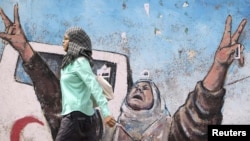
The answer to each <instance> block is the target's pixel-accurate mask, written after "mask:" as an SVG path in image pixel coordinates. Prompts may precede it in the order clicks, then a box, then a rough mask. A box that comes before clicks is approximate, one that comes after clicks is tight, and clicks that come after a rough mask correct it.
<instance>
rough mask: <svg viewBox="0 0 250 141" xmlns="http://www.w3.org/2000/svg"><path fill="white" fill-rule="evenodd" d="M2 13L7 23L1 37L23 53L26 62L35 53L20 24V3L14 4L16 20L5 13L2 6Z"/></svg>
mask: <svg viewBox="0 0 250 141" xmlns="http://www.w3.org/2000/svg"><path fill="white" fill-rule="evenodd" d="M0 15H1V17H2V19H3V22H4V25H5V32H0V38H2V39H3V40H5V41H7V42H8V43H10V45H12V47H14V48H15V49H16V50H17V51H18V52H19V53H20V54H21V56H22V58H23V60H24V61H25V62H27V61H29V59H30V58H31V57H32V55H33V50H32V48H31V46H30V44H29V43H28V40H27V38H26V36H25V34H24V31H23V29H22V27H21V24H20V20H19V14H18V4H15V6H14V22H12V21H11V20H10V19H9V18H8V17H7V16H6V15H5V13H4V11H3V10H2V8H0Z"/></svg>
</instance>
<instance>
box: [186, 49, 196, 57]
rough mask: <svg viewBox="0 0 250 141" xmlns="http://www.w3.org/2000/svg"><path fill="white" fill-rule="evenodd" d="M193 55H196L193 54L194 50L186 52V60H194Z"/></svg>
mask: <svg viewBox="0 0 250 141" xmlns="http://www.w3.org/2000/svg"><path fill="white" fill-rule="evenodd" d="M195 55H196V52H195V51H194V50H190V51H189V52H188V58H189V59H192V58H194V56H195Z"/></svg>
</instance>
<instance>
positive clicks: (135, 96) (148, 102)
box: [126, 82, 154, 110]
mask: <svg viewBox="0 0 250 141" xmlns="http://www.w3.org/2000/svg"><path fill="white" fill-rule="evenodd" d="M126 100H127V103H128V106H129V107H131V108H132V109H134V110H149V109H150V108H151V107H152V106H153V104H154V97H153V93H152V88H151V86H150V84H149V83H148V82H139V83H137V84H136V85H135V86H134V87H133V88H132V89H131V91H130V93H129V94H128V95H127V98H126Z"/></svg>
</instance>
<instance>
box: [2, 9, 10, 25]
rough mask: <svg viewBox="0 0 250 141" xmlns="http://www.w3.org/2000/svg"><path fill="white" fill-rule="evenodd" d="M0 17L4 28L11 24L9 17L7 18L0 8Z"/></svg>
mask: <svg viewBox="0 0 250 141" xmlns="http://www.w3.org/2000/svg"><path fill="white" fill-rule="evenodd" d="M0 15H1V17H2V19H3V22H4V25H5V27H9V26H10V25H11V24H12V22H11V21H10V19H9V17H7V16H6V15H5V13H4V11H3V9H2V8H0Z"/></svg>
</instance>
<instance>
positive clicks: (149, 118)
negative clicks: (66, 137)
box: [0, 5, 247, 141]
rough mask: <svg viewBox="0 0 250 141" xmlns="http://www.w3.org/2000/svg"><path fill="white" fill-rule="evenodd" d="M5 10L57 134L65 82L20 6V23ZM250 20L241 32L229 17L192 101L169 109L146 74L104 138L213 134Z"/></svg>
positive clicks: (177, 140) (162, 139)
mask: <svg viewBox="0 0 250 141" xmlns="http://www.w3.org/2000/svg"><path fill="white" fill-rule="evenodd" d="M0 14H1V16H2V19H3V21H4V24H5V27H6V31H5V32H1V33H0V37H1V38H2V39H4V40H6V41H8V42H9V43H10V44H11V45H12V46H13V48H15V49H16V50H17V51H18V52H19V53H20V55H21V57H22V59H23V61H24V64H25V65H24V67H26V71H27V73H28V74H29V75H30V76H31V78H32V80H33V82H34V84H35V85H34V87H35V90H36V95H37V97H38V100H39V101H40V102H41V104H43V103H44V104H45V105H43V106H42V109H43V111H44V114H45V117H46V119H47V121H48V123H49V125H50V128H51V131H52V134H56V133H57V129H58V128H59V123H60V117H59V116H58V114H59V113H60V112H61V103H60V99H61V95H60V87H59V82H58V80H57V78H56V77H55V76H54V74H53V73H52V72H51V70H50V69H49V68H48V66H47V65H46V63H45V62H44V61H43V60H42V59H36V60H34V59H33V58H34V57H33V56H34V55H35V54H36V52H35V51H34V50H33V49H32V47H31V46H30V44H29V42H28V40H27V38H26V36H25V34H24V32H23V29H22V27H21V24H20V22H19V15H18V7H17V5H15V7H14V23H13V22H11V21H10V20H9V18H8V17H7V16H6V15H5V14H4V12H3V10H2V9H1V10H0ZM246 22H247V21H246V20H245V19H243V20H242V21H241V23H240V24H239V26H238V28H237V30H236V32H235V33H233V34H231V24H232V17H231V16H230V15H229V16H228V17H227V19H226V24H225V30H224V34H223V37H222V40H221V43H220V44H219V46H218V48H217V51H216V53H215V56H214V62H213V64H212V66H211V67H210V70H209V71H208V73H207V75H206V76H205V77H204V79H203V80H201V81H198V82H197V84H196V86H195V88H194V90H193V91H192V92H190V93H189V95H188V97H187V99H186V102H185V103H184V104H183V105H182V106H180V107H179V109H178V110H177V111H176V112H175V113H174V114H173V116H170V114H169V113H168V110H167V109H166V105H165V102H164V100H163V99H162V97H161V95H160V92H159V90H158V88H157V87H156V86H155V84H154V83H153V82H152V80H150V79H140V80H138V81H137V82H135V84H134V87H133V88H132V89H131V92H128V95H127V97H126V99H125V100H124V103H123V104H122V108H121V113H120V116H119V118H118V124H117V126H116V127H114V128H106V130H105V135H104V139H103V140H104V141H110V140H113V141H122V140H127V141H128V140H142V141H145V140H147V141H148V140H151V141H167V140H168V141H188V140H190V141H205V140H207V136H208V135H207V125H209V124H221V122H222V118H223V115H222V112H221V110H222V107H223V102H224V101H223V100H224V99H223V98H224V96H225V94H226V90H225V89H224V82H225V79H226V76H227V71H228V69H229V67H230V65H231V64H232V62H233V61H234V60H235V58H234V54H235V52H236V50H237V49H238V48H240V58H239V59H237V61H239V64H240V66H243V65H244V56H243V45H241V43H239V37H240V35H241V33H242V32H243V29H244V27H245V25H246ZM38 57H39V56H38ZM38 60H39V61H38ZM38 90H40V91H38ZM140 94H141V96H140Z"/></svg>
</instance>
